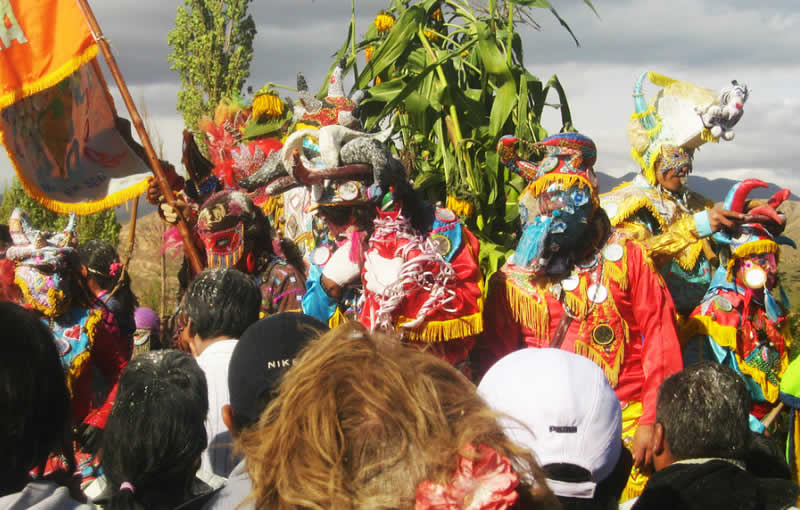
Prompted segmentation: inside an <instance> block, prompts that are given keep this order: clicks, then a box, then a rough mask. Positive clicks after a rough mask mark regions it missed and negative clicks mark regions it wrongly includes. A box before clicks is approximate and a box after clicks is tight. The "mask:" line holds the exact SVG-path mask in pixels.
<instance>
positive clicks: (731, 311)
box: [682, 179, 794, 431]
mask: <svg viewBox="0 0 800 510" xmlns="http://www.w3.org/2000/svg"><path fill="white" fill-rule="evenodd" d="M756 186H764V187H766V183H763V182H760V181H756V180H752V179H751V180H747V181H744V182H742V183H740V184H737V185H736V186H734V188H733V189H732V190H731V192H730V193H729V194H728V198H726V200H725V205H724V206H725V207H726V208H727V209H730V210H735V211H738V212H741V208H742V206H743V204H744V202H745V199H746V196H747V193H748V192H749V191H750V190H751V189H752V188H753V187H756ZM737 195H738V199H737ZM788 195H789V192H788V190H784V191H782V192H779V193H778V194H777V195H776V196H775V197H773V198H772V199H770V201H769V203H768V205H763V206H760V207H757V208H754V209H752V210H751V211H750V216H751V218H754V219H755V221H754V222H752V223H746V224H743V225H741V226H739V227H738V229H737V230H736V231H735V232H732V233H730V234H728V233H718V234H716V235H715V236H716V238H717V240H718V241H719V243H720V245H721V246H723V247H724V251H723V253H722V255H723V258H725V259H726V263H725V264H723V265H721V266H720V267H719V269H718V270H717V271H716V273H715V275H714V280H713V281H712V283H711V286H710V288H709V290H708V292H707V293H706V295H705V297H704V298H703V302H702V303H701V304H700V305H699V306H698V307H697V308H695V310H694V311H693V312H692V314H691V317H690V318H689V320H688V321H687V323H686V324H685V325H684V327H683V331H682V337H684V338H687V339H689V341H688V344H687V345H686V347H685V348H684V360H685V362H686V363H687V364H689V363H695V362H697V361H699V360H702V359H706V360H714V361H717V362H719V363H723V364H725V365H728V366H729V367H731V368H732V369H734V370H735V371H736V372H738V373H739V374H741V375H742V377H743V378H744V380H745V382H746V383H747V387H748V389H749V391H750V396H751V398H752V401H753V408H752V410H751V414H752V415H753V416H754V417H755V418H756V419H761V418H762V417H763V416H764V414H766V412H767V411H768V410H769V408H770V407H772V406H773V405H774V404H775V403H776V402H777V401H778V393H779V386H780V382H781V378H782V376H783V374H784V372H785V371H786V368H787V366H788V364H789V352H788V351H789V347H790V345H791V342H792V337H791V332H790V328H789V321H788V317H787V315H788V312H789V309H790V306H789V304H788V297H787V296H786V293H785V292H784V291H783V288H782V287H781V286H780V285H779V283H778V275H777V271H778V261H779V256H780V245H781V244H789V245H792V246H794V243H793V242H792V241H791V240H790V239H788V238H786V237H784V236H782V235H780V233H781V232H782V231H783V228H784V227H785V222H786V218H785V216H783V215H781V214H778V213H777V211H775V208H777V207H778V206H779V205H780V203H781V202H783V200H785V198H786V197H787V196H788ZM759 219H760V221H758V220H759ZM773 291H775V293H777V294H780V296H781V299H780V301H778V300H776V299H774V298H773V296H772V292H773ZM751 424H752V426H753V428H754V430H756V431H760V430H761V429H762V427H761V426H760V424H759V423H758V422H757V421H756V420H755V419H752V420H751Z"/></svg>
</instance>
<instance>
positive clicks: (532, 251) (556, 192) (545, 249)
mask: <svg viewBox="0 0 800 510" xmlns="http://www.w3.org/2000/svg"><path fill="white" fill-rule="evenodd" d="M529 191H530V187H529V188H528V189H526V190H525V191H524V192H523V194H522V195H521V196H520V206H519V207H520V220H521V221H522V237H521V238H520V242H519V244H518V245H517V250H516V252H515V253H514V257H513V259H512V261H513V263H514V264H516V265H518V266H522V267H528V268H531V269H533V270H538V269H540V268H542V267H543V266H545V265H547V264H548V262H549V261H550V259H551V258H553V257H554V256H557V255H563V254H567V253H569V252H573V251H574V250H575V248H576V247H577V246H578V245H579V243H580V241H581V239H582V238H583V236H584V234H585V232H586V228H587V223H588V220H589V218H591V216H592V211H593V202H592V195H591V193H592V192H591V190H590V188H589V187H588V186H587V185H585V184H574V185H572V186H568V187H564V186H563V185H562V184H561V183H560V182H558V181H555V182H553V183H552V184H551V185H550V186H549V187H547V188H546V189H545V190H544V191H542V192H541V193H539V194H538V195H535V196H534V195H533V194H531V193H530V192H529Z"/></svg>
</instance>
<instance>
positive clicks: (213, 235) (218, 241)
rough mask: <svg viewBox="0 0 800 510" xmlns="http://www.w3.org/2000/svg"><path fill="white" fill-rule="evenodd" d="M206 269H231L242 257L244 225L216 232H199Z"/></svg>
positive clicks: (239, 224) (238, 224) (240, 224)
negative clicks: (206, 263)
mask: <svg viewBox="0 0 800 510" xmlns="http://www.w3.org/2000/svg"><path fill="white" fill-rule="evenodd" d="M199 234H200V238H201V239H202V240H203V245H204V246H205V249H206V259H207V261H208V267H233V266H235V265H236V264H238V263H239V260H241V258H242V255H244V224H243V223H241V222H240V223H237V224H236V225H234V226H233V227H231V228H226V229H223V230H219V231H216V232H209V231H201V232H199Z"/></svg>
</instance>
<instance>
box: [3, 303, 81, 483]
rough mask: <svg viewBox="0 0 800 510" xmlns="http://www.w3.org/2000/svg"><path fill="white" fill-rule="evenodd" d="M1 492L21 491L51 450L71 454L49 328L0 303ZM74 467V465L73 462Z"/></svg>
mask: <svg viewBox="0 0 800 510" xmlns="http://www.w3.org/2000/svg"><path fill="white" fill-rule="evenodd" d="M0 322H2V324H3V333H2V334H0V416H2V417H3V418H2V420H0V437H2V445H0V456H2V459H3V462H2V463H0V496H3V495H5V494H8V493H11V492H16V491H18V490H20V489H21V486H23V485H24V484H25V481H27V479H28V472H29V471H30V470H31V469H33V468H35V467H37V466H44V463H45V461H46V460H47V458H48V456H49V455H50V454H51V453H64V454H65V455H67V458H70V457H71V456H72V447H71V446H70V444H71V443H70V441H69V432H70V431H69V426H70V405H69V404H70V401H69V392H68V391H67V383H66V379H65V377H64V370H63V368H61V362H60V359H59V356H58V351H57V349H56V344H55V342H54V341H53V335H52V333H51V332H50V330H49V329H48V328H47V326H46V325H45V324H44V323H43V322H42V321H41V320H39V318H38V317H37V316H36V314H34V313H33V312H30V311H28V310H25V309H23V308H22V307H20V306H18V305H15V304H12V303H2V302H0ZM73 467H74V465H73Z"/></svg>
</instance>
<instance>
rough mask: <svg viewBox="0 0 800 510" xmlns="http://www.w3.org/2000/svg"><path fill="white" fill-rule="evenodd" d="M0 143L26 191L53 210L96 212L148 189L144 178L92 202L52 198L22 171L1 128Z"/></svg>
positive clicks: (64, 212)
mask: <svg viewBox="0 0 800 510" xmlns="http://www.w3.org/2000/svg"><path fill="white" fill-rule="evenodd" d="M0 144H2V145H3V147H4V148H5V149H6V154H8V159H10V160H11V164H12V165H14V170H16V172H17V177H18V178H19V181H20V182H21V183H22V187H23V188H24V189H25V192H26V193H28V195H30V196H31V198H33V199H34V200H36V201H37V202H38V203H40V204H41V205H43V206H44V207H46V208H48V209H50V210H51V211H53V212H57V213H59V214H69V213H72V212H74V213H75V214H78V215H80V216H85V215H87V214H94V213H96V212H100V211H104V210H106V209H109V208H111V207H114V206H117V205H120V204H121V203H123V202H127V201H128V200H133V199H134V198H136V197H138V196H139V195H141V194H142V193H145V192H146V191H147V179H144V180H142V181H141V182H139V183H137V184H134V185H133V186H128V187H127V188H125V189H123V190H119V191H117V192H116V193H112V194H110V195H108V196H107V197H105V198H103V199H102V200H94V201H91V202H80V203H77V204H70V203H67V202H61V201H59V200H53V199H52V198H50V197H48V196H47V194H46V193H45V192H43V191H42V190H41V189H39V187H38V186H36V184H34V183H33V182H31V181H30V180H28V178H27V177H26V176H25V174H24V173H23V172H21V171H20V169H19V166H17V158H16V157H15V156H14V154H13V153H12V152H11V151H10V150H8V146H6V143H5V132H4V131H3V130H2V129H0Z"/></svg>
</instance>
